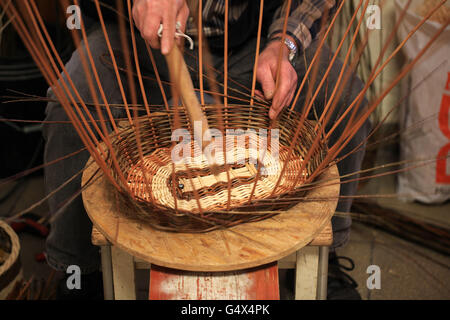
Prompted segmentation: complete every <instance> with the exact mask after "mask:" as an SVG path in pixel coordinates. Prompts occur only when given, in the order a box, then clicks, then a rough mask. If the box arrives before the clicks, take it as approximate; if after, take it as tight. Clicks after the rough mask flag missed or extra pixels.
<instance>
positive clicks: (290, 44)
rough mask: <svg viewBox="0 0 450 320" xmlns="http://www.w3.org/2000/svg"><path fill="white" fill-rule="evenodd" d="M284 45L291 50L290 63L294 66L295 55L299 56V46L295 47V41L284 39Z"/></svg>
mask: <svg viewBox="0 0 450 320" xmlns="http://www.w3.org/2000/svg"><path fill="white" fill-rule="evenodd" d="M284 44H285V45H286V47H288V49H289V62H290V63H291V64H294V58H295V55H296V54H297V46H296V45H295V43H294V42H293V41H291V40H290V39H288V38H285V39H284Z"/></svg>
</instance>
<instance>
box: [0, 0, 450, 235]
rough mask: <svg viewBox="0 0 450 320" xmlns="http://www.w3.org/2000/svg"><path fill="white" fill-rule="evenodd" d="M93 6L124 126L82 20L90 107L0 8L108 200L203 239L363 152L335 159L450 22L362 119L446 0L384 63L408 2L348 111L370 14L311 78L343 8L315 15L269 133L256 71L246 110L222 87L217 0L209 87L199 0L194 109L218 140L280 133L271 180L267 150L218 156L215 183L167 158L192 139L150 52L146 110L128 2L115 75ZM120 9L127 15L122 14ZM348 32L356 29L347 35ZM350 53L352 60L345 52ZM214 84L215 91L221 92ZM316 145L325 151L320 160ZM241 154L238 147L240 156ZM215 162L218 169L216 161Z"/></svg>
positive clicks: (37, 33) (19, 6)
mask: <svg viewBox="0 0 450 320" xmlns="http://www.w3.org/2000/svg"><path fill="white" fill-rule="evenodd" d="M92 1H93V3H94V4H95V7H96V9H97V12H98V16H99V20H100V25H101V28H102V30H103V34H104V38H105V41H106V43H107V48H108V52H106V55H104V54H105V53H102V56H103V57H109V58H105V59H108V60H110V61H109V65H110V66H112V68H113V70H114V72H115V75H116V78H117V83H118V87H119V90H120V93H121V95H122V99H123V106H122V107H123V108H124V109H125V113H126V116H127V118H126V121H125V124H124V125H123V124H119V123H118V121H117V119H115V118H114V117H113V116H112V112H111V108H112V107H113V106H112V105H110V102H109V101H108V99H107V95H106V93H105V91H104V88H103V86H102V82H101V79H100V78H99V75H98V73H97V70H96V67H95V64H94V59H95V58H98V57H94V56H93V53H92V52H91V50H90V45H89V41H88V36H87V32H86V29H85V26H84V24H83V21H82V20H81V30H79V31H78V30H73V31H72V37H73V40H74V43H75V45H76V46H77V47H79V46H80V45H81V42H82V41H83V42H84V45H85V48H86V50H79V56H80V61H81V63H82V66H83V70H84V73H85V75H86V79H87V81H86V85H87V86H88V89H89V92H90V94H91V97H92V101H89V102H87V101H84V100H83V99H82V97H81V95H80V91H79V89H80V88H76V86H75V85H74V83H73V81H72V79H71V77H70V75H69V73H68V72H67V70H66V69H65V66H64V63H63V62H62V60H61V59H60V56H59V55H58V52H57V50H56V48H55V46H54V44H53V42H52V39H51V38H50V36H49V34H48V32H47V29H46V26H45V24H44V22H43V19H42V17H41V15H40V13H39V10H38V8H37V6H36V3H35V1H34V0H24V1H20V2H13V1H11V0H0V4H1V5H2V7H3V8H4V9H5V10H6V13H7V15H8V17H9V18H10V19H11V21H12V22H11V24H12V25H13V26H14V28H15V29H16V31H17V33H18V34H19V35H20V37H21V38H22V40H23V43H24V45H25V47H26V48H27V49H28V51H29V52H30V54H31V56H32V57H33V59H34V60H35V62H36V64H37V65H38V67H39V68H40V69H41V71H42V74H43V76H44V77H45V79H46V80H47V82H48V83H49V85H51V87H52V90H53V93H54V95H55V96H56V98H57V100H58V101H59V103H60V104H61V106H62V107H63V108H64V110H65V111H66V113H67V116H68V118H69V120H70V122H71V123H72V125H73V127H74V129H75V130H76V132H77V133H78V135H79V136H80V139H81V140H82V142H83V143H84V145H85V147H86V149H87V151H88V152H89V153H90V155H91V157H92V158H93V160H94V161H95V162H96V163H97V165H98V166H99V167H100V169H101V172H102V174H103V175H104V176H105V177H106V178H107V180H108V181H109V182H110V183H111V184H112V185H113V186H114V187H115V189H116V190H118V191H120V194H121V197H122V199H123V200H125V201H126V202H127V203H130V204H131V208H132V210H130V211H131V212H132V214H134V215H136V216H139V217H145V218H146V219H147V220H149V221H150V223H151V224H152V225H154V226H155V227H157V228H162V229H165V230H170V231H190V232H201V231H207V230H210V229H214V228H217V227H223V226H231V225H234V224H237V223H242V222H245V221H254V220H257V219H261V218H264V217H267V216H271V215H274V214H277V212H279V211H278V210H282V209H286V208H287V207H289V206H291V205H293V204H294V203H298V202H299V201H301V200H299V199H301V197H299V193H301V192H302V191H301V189H302V188H301V187H302V185H303V186H308V188H314V183H313V180H314V179H316V178H317V177H318V176H319V175H320V174H321V173H322V172H324V170H326V169H327V168H328V167H329V166H330V165H331V164H335V163H336V162H338V161H342V160H343V159H344V158H345V157H347V156H349V155H350V154H351V153H353V152H355V151H357V149H359V148H361V147H363V143H361V145H360V146H358V147H357V148H355V149H353V150H351V151H350V152H348V153H347V154H345V155H342V151H343V150H344V148H345V147H346V146H347V145H348V144H349V142H350V141H351V140H352V138H353V137H354V136H355V134H356V133H357V132H358V130H359V129H360V128H361V127H362V126H363V125H364V123H365V122H366V121H367V119H368V118H369V116H370V114H371V113H372V112H373V111H374V110H375V109H376V107H377V106H378V105H379V104H380V102H381V101H382V100H383V99H384V98H385V97H386V95H387V94H388V93H389V92H390V91H391V90H392V88H393V87H395V86H396V85H398V84H399V82H400V81H401V80H402V79H403V78H404V77H405V76H406V75H407V74H408V73H409V72H410V70H411V69H412V68H413V67H414V65H415V64H416V63H417V62H418V61H419V60H420V58H421V57H422V56H423V55H424V53H425V52H426V51H427V50H428V49H429V48H430V47H431V45H432V44H433V42H434V41H435V40H436V39H437V38H438V37H439V36H440V34H441V33H442V32H443V31H444V30H445V28H446V27H447V26H448V24H449V21H448V20H447V22H446V23H444V24H443V25H442V27H441V28H440V29H439V30H438V31H437V32H436V34H435V35H434V36H433V37H432V39H431V40H430V41H429V42H428V43H427V44H426V45H425V46H423V49H422V50H421V51H420V53H419V54H418V55H417V57H416V58H415V59H413V60H412V61H410V62H409V63H408V64H406V65H405V66H404V68H403V69H402V70H401V72H399V74H398V75H397V76H396V77H395V78H394V79H393V80H392V81H391V82H390V83H388V84H387V86H386V88H384V89H383V90H382V92H381V93H380V94H379V96H378V97H376V98H374V99H373V100H372V101H371V102H370V103H369V105H368V106H367V108H366V109H365V110H364V111H363V112H359V108H360V106H361V104H362V103H363V100H364V96H365V94H366V92H367V91H368V90H369V88H370V86H371V85H372V84H373V83H374V81H375V79H376V78H377V77H378V76H379V75H380V74H381V72H382V71H383V69H384V68H385V67H386V65H388V64H389V62H391V61H392V59H393V58H394V57H395V56H396V54H398V53H399V52H400V50H401V48H402V47H403V46H404V45H405V43H406V42H407V41H408V40H409V39H410V38H411V37H412V36H413V35H414V33H415V32H416V31H417V30H418V29H419V28H420V27H421V26H422V25H423V24H424V23H425V22H426V21H427V20H428V19H429V18H430V17H431V16H432V15H433V14H434V13H436V12H437V10H439V8H441V7H442V5H444V4H445V2H446V0H442V1H440V2H439V3H437V4H436V5H435V6H433V7H432V8H431V9H430V11H429V12H428V13H427V14H426V15H424V17H423V19H422V20H421V21H420V23H418V24H417V25H416V27H415V28H414V29H413V30H411V32H410V33H409V34H408V36H407V37H406V38H405V39H403V40H402V41H401V42H400V44H399V45H398V46H397V47H396V48H395V50H394V51H393V52H392V54H390V55H389V56H388V57H385V54H386V52H387V49H388V47H389V44H390V42H391V41H392V40H393V39H394V38H395V34H396V30H397V28H398V27H399V25H400V23H401V21H402V19H403V18H404V16H405V13H406V10H407V9H408V7H409V6H410V4H411V1H408V3H407V6H406V7H405V9H404V11H403V12H402V14H401V15H400V18H399V19H398V22H397V24H396V26H395V27H394V29H393V30H392V32H391V34H390V35H389V36H388V38H387V39H388V40H387V41H386V43H385V45H384V46H383V48H382V50H381V53H380V56H379V58H378V59H377V61H376V63H375V64H374V66H373V71H372V73H371V74H370V75H369V77H368V79H367V81H366V83H365V86H364V88H363V89H362V90H361V92H360V93H359V94H358V95H357V97H356V98H355V99H354V100H353V101H350V102H349V104H348V105H345V106H340V105H338V104H339V102H340V101H341V99H340V98H341V96H342V94H343V92H344V88H345V87H346V85H348V84H349V82H350V81H351V78H352V74H353V72H354V71H355V70H356V68H357V66H358V63H359V61H360V57H361V55H362V53H363V50H364V48H365V47H366V46H367V44H368V37H369V33H370V32H369V31H370V30H369V29H367V31H366V33H365V34H364V37H363V40H362V41H361V43H360V44H359V45H356V43H357V41H356V40H357V38H358V35H359V34H360V30H361V26H363V25H364V22H365V15H364V14H359V13H360V12H361V11H362V12H365V11H366V10H367V8H368V6H369V4H370V0H360V1H359V4H358V5H357V8H356V9H355V12H354V14H353V15H352V17H351V20H350V21H349V23H348V27H347V29H346V30H345V32H344V34H343V36H342V39H341V41H340V42H339V44H338V46H337V48H336V49H335V53H334V54H333V55H332V57H330V64H329V66H328V67H327V68H326V70H325V72H324V73H323V74H321V78H320V79H319V78H318V76H317V75H318V69H319V60H320V57H321V51H322V48H323V46H324V45H325V42H326V40H327V38H329V37H330V34H331V33H332V30H333V27H334V25H335V22H336V18H337V16H338V15H339V14H340V12H341V11H342V8H343V6H344V2H345V1H341V2H337V3H338V5H337V8H336V11H335V14H334V16H332V17H330V21H329V22H328V23H325V20H326V18H327V17H328V13H325V14H324V18H323V19H322V31H321V32H319V33H318V34H319V36H318V37H319V38H318V39H317V41H318V47H317V50H316V52H315V54H314V57H313V58H312V59H311V61H308V63H309V64H308V65H307V69H306V72H305V74H304V76H303V78H302V79H300V85H299V88H298V90H297V91H296V93H295V95H294V98H293V101H292V104H291V106H290V107H289V108H285V109H286V110H285V111H283V113H282V115H281V117H280V119H279V120H278V122H277V123H276V125H275V126H274V125H273V123H270V122H269V120H268V116H267V113H268V107H267V104H265V103H261V101H258V100H256V99H255V88H256V86H255V84H256V72H254V73H253V78H252V86H251V89H249V90H248V94H246V97H247V98H248V99H244V100H246V101H242V95H240V98H238V97H235V96H233V95H235V89H232V88H229V83H228V82H229V81H232V80H231V79H229V75H228V2H229V1H228V0H225V14H224V26H225V29H224V56H223V57H224V69H223V79H224V82H223V84H219V83H218V82H216V81H215V78H216V75H215V73H216V72H217V70H215V69H213V68H212V67H211V64H212V63H211V57H210V56H209V55H208V50H207V46H206V45H205V39H204V37H203V35H202V14H201V13H202V12H203V11H202V1H197V5H198V10H194V11H197V14H195V13H196V12H194V16H196V18H195V20H196V22H197V23H198V26H199V27H198V31H199V35H198V47H199V56H198V59H199V63H198V67H199V70H198V78H199V88H198V89H196V90H198V92H199V94H200V103H201V105H202V106H203V108H204V109H203V110H204V114H205V115H206V118H207V121H208V122H209V124H210V125H211V126H212V127H214V128H217V129H219V131H220V132H221V133H225V132H226V129H244V130H245V129H251V128H266V129H268V131H269V134H268V136H270V132H271V130H273V129H275V128H278V129H280V148H279V155H280V158H279V159H280V160H279V162H278V165H279V166H278V168H279V171H276V174H275V175H274V176H275V177H276V179H275V180H270V179H268V178H267V177H265V176H264V172H263V167H265V166H269V167H270V166H272V165H274V164H276V163H275V162H274V160H273V159H272V158H271V155H272V151H273V150H271V149H270V148H268V149H267V152H265V156H266V157H267V162H264V161H265V160H264V159H265V157H262V162H256V165H255V164H253V165H248V166H245V165H244V166H242V165H229V164H228V161H226V155H227V152H224V156H223V158H222V159H221V161H222V162H223V164H224V165H223V166H221V167H222V171H220V172H214V173H213V172H211V171H210V170H209V166H208V165H206V164H205V163H204V159H200V163H201V164H200V165H199V166H197V167H195V166H190V165H184V167H183V166H182V165H179V164H176V163H174V162H173V161H170V160H169V159H170V157H169V156H170V153H169V151H170V150H172V148H173V147H174V143H173V141H171V140H170V137H171V133H172V132H174V131H175V130H177V129H180V128H185V129H188V130H189V132H190V133H192V132H193V128H192V127H191V126H190V125H189V122H188V120H187V115H186V112H185V109H184V107H183V106H181V105H180V104H179V103H178V99H177V97H178V94H179V92H177V88H176V86H175V85H174V82H173V80H174V79H171V80H172V81H171V83H167V80H168V79H161V78H160V76H159V73H158V68H157V66H156V64H155V60H154V57H153V54H152V51H151V49H150V47H149V46H147V49H148V54H149V59H150V60H151V62H152V65H153V68H154V75H155V80H156V81H157V82H158V85H159V87H160V89H161V94H162V97H163V100H164V107H165V108H160V107H156V106H155V105H153V104H152V102H151V101H150V100H149V99H150V98H151V97H148V96H147V95H146V92H145V88H144V82H143V79H144V77H145V75H143V74H142V72H141V68H140V64H139V59H138V55H137V48H136V36H137V35H136V34H135V33H136V32H135V30H134V25H133V22H132V21H133V19H132V17H131V7H132V2H131V0H128V1H127V7H128V8H123V6H122V1H118V2H117V8H113V10H114V11H115V12H116V13H117V17H118V21H119V29H120V38H121V44H122V53H123V61H124V66H119V65H118V62H117V59H116V57H115V54H114V52H113V49H112V48H111V45H110V37H111V35H110V34H108V30H107V28H106V25H105V22H104V20H103V15H102V11H101V6H102V4H101V2H100V1H98V0H92ZM382 2H383V1H382ZM61 3H62V6H63V7H67V6H69V5H70V3H69V1H67V0H61ZM74 4H78V1H77V0H75V1H74ZM263 7H264V0H260V15H259V22H258V34H257V43H256V48H255V65H254V70H256V67H257V65H258V58H259V52H260V38H261V30H262V21H263V11H264V10H263ZM290 7H291V0H286V3H285V7H284V8H285V21H284V27H283V32H282V39H283V38H284V37H285V35H286V30H287V18H288V16H289V8H290ZM126 9H128V14H127V13H126V11H127V10H126ZM199 13H200V14H199ZM127 24H128V26H129V31H130V37H131V41H129V40H130V37H129V36H128V34H127V32H126V25H127ZM355 26H356V28H354V27H355ZM352 28H353V29H354V32H353V35H352V32H351V31H350V30H351V29H352ZM349 36H351V43H350V45H349V48H348V50H347V52H346V53H345V57H344V58H343V60H342V69H341V71H340V73H339V75H338V77H337V80H336V83H335V86H334V87H333V88H327V86H328V77H329V76H330V73H331V69H332V66H333V64H334V62H335V61H336V59H337V57H338V55H339V54H340V51H341V49H342V47H343V43H344V41H345V40H346V38H347V37H349ZM130 43H131V48H130ZM354 49H355V51H356V53H354V54H352V53H353V51H354ZM280 57H281V52H280ZM277 69H278V71H277V76H276V79H277V82H278V81H279V75H280V72H279V69H280V68H277ZM61 70H62V73H63V74H64V75H65V76H66V78H67V80H68V81H67V82H65V81H58V79H59V78H60V72H61ZM123 70H125V73H126V77H121V75H120V72H121V71H123ZM123 78H125V79H126V82H127V83H126V85H127V86H126V87H127V88H128V91H126V90H125V83H124V79H123ZM206 81H207V82H208V84H209V90H210V91H209V92H207V91H206V90H205V89H204V82H206ZM163 84H169V85H170V87H171V89H172V95H171V96H172V98H174V101H175V102H174V105H173V106H169V105H168V102H167V101H168V99H167V96H168V94H167V93H166V92H165V88H164V85H163ZM219 86H220V87H222V89H223V90H219ZM306 89H307V90H306ZM323 90H325V91H326V92H327V94H326V95H327V99H326V101H325V105H324V106H323V112H322V114H320V115H318V116H317V119H316V121H315V122H314V123H311V122H309V121H308V120H307V117H308V115H309V114H310V113H312V112H311V111H312V110H313V105H314V104H315V103H316V99H317V97H318V95H319V94H320V92H321V91H323ZM304 91H307V92H304ZM205 93H210V94H211V95H212V96H213V97H214V98H216V104H215V105H205V102H204V95H205ZM302 93H303V96H305V97H306V99H305V101H304V105H303V106H301V107H300V113H296V112H294V106H296V105H297V102H298V101H299V98H300V94H302ZM139 95H140V96H142V101H143V104H142V105H143V107H144V108H143V110H144V113H145V116H142V114H139V113H138V111H137V110H136V108H135V107H133V106H136V105H137V104H138V96H139ZM221 98H223V101H222V100H220V99H221ZM229 99H230V100H231V99H234V100H237V99H241V101H242V105H240V106H236V105H231V104H230V103H229ZM89 108H91V109H89ZM338 108H342V109H338ZM92 110H94V112H93V113H94V115H96V116H97V117H94V116H93V115H92V114H91V111H92ZM336 113H338V114H339V117H338V118H337V119H335V120H333V123H331V119H332V115H334V114H336ZM96 119H98V120H96ZM344 121H345V125H344V130H342V132H341V134H340V136H339V138H338V139H337V140H336V141H335V142H334V143H333V144H332V145H329V144H328V143H329V141H330V138H331V135H332V134H333V133H334V132H335V131H336V130H337V127H338V126H339V125H340V124H342V123H344ZM106 123H109V124H110V125H111V127H112V132H109V131H108V128H107V126H106ZM372 134H373V132H372ZM251 140H252V137H250V138H249V141H251ZM249 143H250V142H249ZM222 145H223V146H225V148H224V149H225V150H227V148H226V147H227V146H226V143H222ZM269 145H270V144H269ZM325 145H328V149H327V150H326V149H325ZM248 146H249V145H248V144H246V147H248ZM189 148H190V149H194V148H195V145H194V144H191V145H189ZM232 151H233V150H232ZM234 151H236V150H234ZM231 154H233V155H236V152H234V153H233V152H231ZM256 155H257V158H259V157H258V152H256ZM338 156H339V158H338ZM194 157H195V156H194ZM200 158H201V157H200ZM218 158H219V159H220V153H219V157H218ZM245 158H246V159H247V160H248V159H250V158H251V157H250V156H247V155H246V156H245ZM197 160H198V159H197ZM275 167H276V166H275ZM233 174H235V176H233ZM264 183H267V184H268V185H269V187H267V188H266V190H264V187H263V186H264ZM249 186H251V187H249ZM83 187H88V186H83ZM264 204H265V205H264ZM267 204H270V205H267ZM243 208H246V211H245V212H244V211H242V210H241V209H243ZM263 209H267V210H268V211H264V212H265V213H264V214H262V213H261V212H262V210H263ZM252 211H253V212H252ZM258 212H259V214H258ZM266 213H267V214H266ZM244 214H245V215H244Z"/></svg>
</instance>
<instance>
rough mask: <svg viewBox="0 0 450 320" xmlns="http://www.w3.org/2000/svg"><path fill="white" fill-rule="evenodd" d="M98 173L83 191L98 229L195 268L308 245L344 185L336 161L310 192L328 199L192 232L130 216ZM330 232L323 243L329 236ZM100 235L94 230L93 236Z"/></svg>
mask: <svg viewBox="0 0 450 320" xmlns="http://www.w3.org/2000/svg"><path fill="white" fill-rule="evenodd" d="M90 163H91V161H89V163H88V165H87V167H86V170H85V172H84V173H83V179H82V181H83V185H85V183H87V181H89V180H90V179H91V177H92V176H93V175H94V174H96V172H97V168H98V167H97V165H96V164H92V165H90ZM98 172H100V171H98ZM98 172H97V174H99V173H98ZM99 175H100V176H99V177H96V178H95V179H92V180H91V181H92V182H91V184H90V185H89V187H87V188H85V190H84V191H83V202H84V206H85V208H86V211H87V213H88V215H89V217H90V218H91V220H92V222H93V224H94V226H95V227H96V228H97V229H98V231H100V233H101V234H103V235H104V236H105V237H106V239H107V240H108V241H109V242H110V243H111V244H112V245H115V246H117V247H119V248H120V249H122V250H125V251H127V252H128V253H130V254H131V255H133V256H134V257H136V258H138V259H141V260H144V261H147V262H149V263H152V264H156V265H159V266H164V267H168V268H173V269H179V270H190V271H231V270H240V269H247V268H252V267H256V266H260V265H264V264H268V263H271V262H273V261H277V260H280V259H281V258H283V257H285V256H288V255H289V254H291V253H293V252H295V251H297V250H299V249H300V248H302V247H304V246H306V245H308V244H309V243H311V241H312V240H313V239H315V238H316V237H318V235H319V234H320V233H321V231H322V230H323V229H324V227H325V226H327V225H329V223H330V220H331V217H332V215H333V214H334V211H335V209H336V205H337V199H338V195H339V187H340V184H339V180H338V179H339V178H338V177H339V174H338V171H337V168H336V166H333V167H331V168H329V169H328V170H327V171H326V172H324V173H323V174H322V176H321V177H320V179H319V181H323V183H322V185H321V186H317V187H316V188H314V189H313V190H310V191H309V192H308V196H309V197H311V198H315V199H321V198H324V200H317V201H305V202H302V203H299V204H298V205H297V206H295V207H293V208H292V209H290V210H288V211H285V212H281V213H280V214H279V215H277V216H274V217H272V218H270V219H266V220H262V221H258V222H252V223H246V224H242V225H238V226H235V227H232V228H230V229H225V230H216V231H211V232H208V233H201V234H187V233H171V232H162V231H159V230H155V229H153V228H151V227H150V226H149V225H147V224H145V222H143V221H140V220H137V219H133V218H131V217H130V216H131V215H130V214H127V212H126V210H130V209H129V208H126V207H119V205H118V203H117V202H116V201H115V199H114V194H115V192H116V191H115V189H114V187H113V186H111V185H110V184H109V182H107V180H106V178H104V177H103V175H101V174H99ZM328 230H329V231H331V229H328ZM330 234H331V232H328V236H326V237H325V242H324V243H326V241H327V240H328V242H330V241H329V240H330V239H331V237H330ZM96 238H98V237H97V234H96V231H93V239H94V240H95V239H96ZM319 238H320V237H319ZM94 243H96V244H100V243H102V241H100V240H99V241H97V240H95V242H94ZM327 244H328V243H327Z"/></svg>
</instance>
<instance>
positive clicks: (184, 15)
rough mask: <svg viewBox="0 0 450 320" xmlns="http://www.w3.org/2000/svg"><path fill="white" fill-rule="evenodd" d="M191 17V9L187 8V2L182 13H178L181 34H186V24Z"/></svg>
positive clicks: (182, 8)
mask: <svg viewBox="0 0 450 320" xmlns="http://www.w3.org/2000/svg"><path fill="white" fill-rule="evenodd" d="M188 17H189V7H188V6H187V4H186V2H185V3H184V5H183V6H182V7H181V9H180V11H178V13H177V19H176V21H178V22H180V24H181V25H180V30H181V32H183V33H184V32H185V31H186V22H187V19H188Z"/></svg>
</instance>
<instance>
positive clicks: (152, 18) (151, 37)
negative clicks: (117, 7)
mask: <svg viewBox="0 0 450 320" xmlns="http://www.w3.org/2000/svg"><path fill="white" fill-rule="evenodd" d="M188 16H189V8H188V6H187V4H186V1H185V0H134V4H133V19H134V23H135V25H136V27H137V28H138V29H139V31H140V32H141V36H142V37H143V38H144V39H145V40H146V41H148V42H149V43H150V46H151V47H152V48H154V49H159V48H161V53H162V54H164V55H166V54H168V53H169V52H170V51H171V50H172V47H173V45H174V41H175V24H176V22H180V24H181V26H180V30H181V31H182V32H184V31H185V29H186V21H187V19H188ZM160 24H163V32H162V39H161V45H160V41H159V37H158V29H159V25H160Z"/></svg>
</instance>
